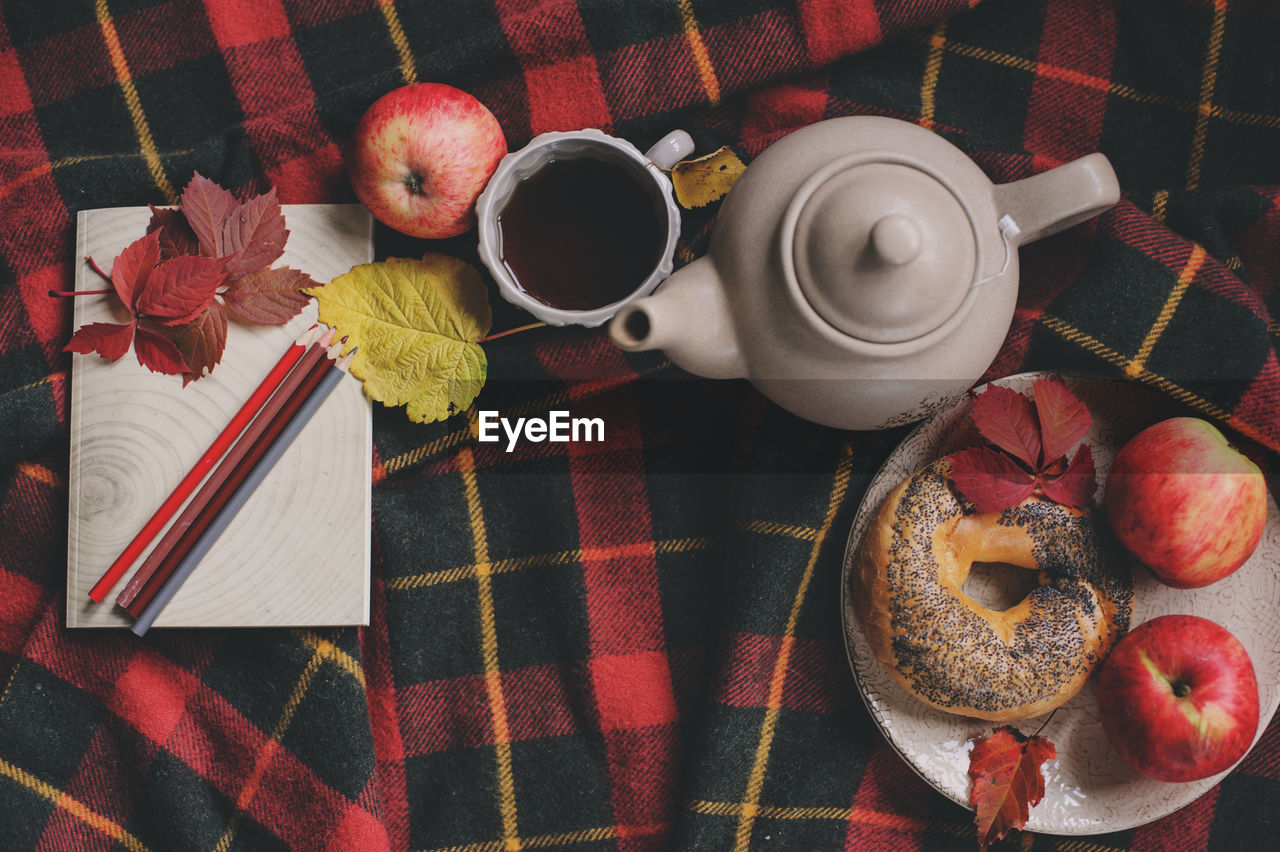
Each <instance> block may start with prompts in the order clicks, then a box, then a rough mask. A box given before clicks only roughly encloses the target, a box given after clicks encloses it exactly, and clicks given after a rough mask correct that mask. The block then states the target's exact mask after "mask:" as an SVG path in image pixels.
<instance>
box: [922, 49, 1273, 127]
mask: <svg viewBox="0 0 1280 852" xmlns="http://www.w3.org/2000/svg"><path fill="white" fill-rule="evenodd" d="M907 38H911V39H913V40H915V41H917V42H919V43H921V44H925V45H932V43H933V37H932V36H931V35H925V34H923V33H910V34H908V35H907ZM943 50H945V51H946V52H947V53H954V54H956V55H957V56H965V57H968V58H969V59H978V60H981V61H983V62H990V63H993V64H996V65H1000V66H1003V67H1005V68H1015V69H1017V70H1019V71H1026V72H1028V73H1031V74H1039V75H1040V76H1042V77H1051V78H1053V79H1056V80H1063V81H1066V82H1068V83H1074V84H1075V85H1077V86H1088V87H1090V88H1093V89H1098V90H1100V91H1104V92H1106V93H1108V94H1110V95H1115V96H1116V97H1118V98H1124V99H1125V100H1129V101H1134V102H1135V103H1142V104H1149V105H1152V106H1161V107H1166V108H1168V109H1172V110H1175V111H1178V112H1187V113H1196V114H1199V113H1200V112H1201V110H1202V106H1201V104H1200V103H1199V102H1198V101H1191V100H1187V99H1185V98H1175V97H1170V96H1168V95H1158V94H1154V93H1152V92H1144V91H1142V90H1140V89H1135V88H1133V87H1132V86H1126V85H1124V84H1122V83H1114V82H1112V81H1110V80H1107V79H1106V78H1104V77H1097V76H1094V75H1092V74H1085V73H1083V72H1081V71H1075V70H1073V69H1071V68H1063V67H1061V66H1058V65H1052V64H1050V63H1046V62H1037V61H1036V60H1034V59H1027V58H1026V57H1023V56H1016V55H1014V54H1012V53H1003V52H1001V51H998V50H991V49H989V48H985V47H977V46H976V45H972V44H965V43H964V42H957V41H954V40H951V39H948V40H947V41H946V43H945V44H944V45H943ZM1203 109H1204V110H1207V113H1208V115H1209V116H1210V117H1212V118H1218V119H1222V120H1223V121H1228V122H1231V123H1232V124H1241V125H1245V126H1248V127H1264V128H1269V129H1272V130H1274V129H1280V115H1270V114H1268V113H1259V112H1248V111H1244V110H1235V109H1228V108H1226V107H1222V106H1218V105H1216V104H1207V105H1206V106H1205V107H1203Z"/></svg>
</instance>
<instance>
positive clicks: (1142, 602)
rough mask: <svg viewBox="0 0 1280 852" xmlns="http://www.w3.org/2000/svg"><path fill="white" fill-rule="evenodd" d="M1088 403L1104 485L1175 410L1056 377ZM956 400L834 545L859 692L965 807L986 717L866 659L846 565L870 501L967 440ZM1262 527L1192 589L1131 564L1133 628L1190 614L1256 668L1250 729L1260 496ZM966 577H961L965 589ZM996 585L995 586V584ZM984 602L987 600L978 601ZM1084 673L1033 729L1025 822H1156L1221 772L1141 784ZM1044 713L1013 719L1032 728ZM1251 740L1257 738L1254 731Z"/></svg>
mask: <svg viewBox="0 0 1280 852" xmlns="http://www.w3.org/2000/svg"><path fill="white" fill-rule="evenodd" d="M1047 376H1048V374H1045V373H1023V374H1020V375H1017V376H1011V377H1009V378H1007V379H1000V380H999V381H998V382H996V384H1000V385H1003V386H1004V387H1008V388H1012V389H1014V390H1017V391H1020V392H1022V393H1026V394H1029V393H1030V391H1031V386H1032V384H1033V383H1034V382H1035V381H1036V380H1037V379H1041V378H1045V377H1047ZM1059 378H1061V379H1062V380H1063V381H1064V382H1066V384H1067V385H1068V386H1069V387H1070V388H1071V390H1072V391H1073V392H1074V393H1075V394H1076V396H1078V397H1079V398H1080V399H1081V400H1083V401H1084V403H1085V404H1086V405H1087V406H1088V407H1089V411H1090V413H1091V414H1092V415H1093V420H1094V425H1093V428H1092V430H1091V431H1090V433H1089V435H1088V437H1087V438H1086V440H1087V441H1088V442H1089V443H1090V444H1091V445H1092V447H1093V453H1094V459H1095V461H1096V463H1097V466H1098V481H1099V483H1101V482H1104V481H1105V477H1106V473H1107V470H1108V469H1109V468H1110V465H1111V459H1112V456H1113V455H1114V454H1115V452H1116V450H1118V449H1119V448H1120V447H1121V446H1123V444H1124V442H1125V441H1127V440H1128V439H1129V438H1130V437H1131V436H1132V435H1134V434H1135V433H1137V432H1138V431H1139V430H1141V429H1142V428H1144V427H1146V426H1148V425H1150V424H1152V423H1154V422H1156V421H1157V420H1161V419H1163V418H1165V417H1169V416H1173V415H1175V414H1179V413H1183V412H1181V411H1179V410H1178V409H1177V408H1176V407H1175V405H1174V404H1173V403H1171V402H1170V401H1168V400H1166V399H1164V398H1163V397H1159V396H1157V395H1155V394H1154V393H1152V392H1150V391H1147V390H1144V389H1143V388H1141V387H1140V386H1138V385H1135V384H1132V383H1129V382H1124V381H1120V380H1114V379H1102V378H1094V377H1085V376H1073V375H1063V376H1060V377H1059ZM968 412H969V402H968V401H967V400H966V401H964V402H962V403H960V404H959V405H957V406H955V407H954V408H952V409H950V410H948V411H945V412H943V413H942V414H940V415H938V416H936V417H934V418H933V419H931V420H928V421H926V422H925V423H924V424H922V425H921V426H919V427H918V428H917V429H916V430H915V431H913V432H912V433H911V434H910V435H908V436H907V438H906V439H905V440H904V441H903V442H902V444H901V445H900V446H899V447H898V448H897V449H896V450H895V451H894V452H893V454H892V455H891V456H890V457H889V459H888V460H887V461H886V462H885V464H884V466H883V467H882V468H881V469H880V471H879V472H878V473H877V474H876V476H875V478H874V480H873V481H872V483H871V487H870V488H869V489H868V490H867V494H866V496H865V497H864V498H863V501H862V505H861V506H860V507H859V509H858V512H857V516H856V517H855V519H854V523H853V529H852V531H851V533H850V535H849V545H848V549H847V551H846V553H845V564H844V573H843V576H844V580H843V584H844V588H843V594H842V608H843V618H844V634H845V647H846V649H847V651H848V654H849V661H850V663H851V664H852V666H853V672H854V675H855V677H856V679H857V682H858V688H859V691H860V692H861V694H862V697H863V700H864V701H865V702H866V705H867V708H868V710H870V712H871V717H872V718H873V719H875V721H876V723H877V724H878V725H879V726H880V730H881V731H882V732H883V733H884V736H885V738H886V739H887V740H888V741H889V743H890V744H891V745H892V746H893V747H894V749H895V750H896V751H897V752H898V753H899V754H900V755H901V756H902V758H903V759H904V760H905V761H907V763H908V764H910V765H911V767H912V768H913V769H915V770H916V772H918V773H919V774H920V775H921V776H922V777H923V778H924V779H925V780H926V781H928V782H929V783H930V784H932V785H933V786H934V787H935V788H937V790H938V791H939V792H941V793H942V794H943V795H945V796H947V797H948V798H950V799H952V800H954V801H955V802H958V803H959V804H961V805H964V806H966V807H967V806H968V799H969V777H968V769H969V751H970V749H971V748H972V745H971V741H972V740H973V738H975V737H979V736H982V735H984V734H987V733H989V732H990V731H991V730H992V728H993V725H992V723H990V722H983V721H982V720H978V719H970V718H968V717H964V716H955V715H952V714H949V713H943V712H941V711H939V710H935V709H933V708H931V707H929V706H927V705H925V704H923V703H922V702H920V701H917V700H916V699H915V698H914V697H913V696H911V695H910V694H909V693H908V692H906V691H905V690H904V689H903V688H902V687H901V686H899V685H898V682H897V681H895V680H894V679H893V678H892V677H891V676H890V675H889V674H888V672H886V671H885V670H884V668H883V667H882V666H881V665H880V663H879V661H877V660H876V659H875V657H873V656H872V654H871V650H870V648H869V647H868V646H867V643H866V640H865V639H864V638H863V635H862V630H861V628H860V627H859V626H858V620H857V616H856V614H855V612H854V607H853V602H852V600H851V599H850V594H849V570H850V568H851V566H852V564H853V557H854V554H855V552H856V550H857V546H858V543H859V542H860V541H861V540H862V533H863V531H864V530H865V529H866V526H867V523H868V522H869V521H870V518H871V516H872V515H874V513H875V510H876V509H878V508H879V506H880V503H881V502H882V501H883V500H884V498H885V497H886V496H887V495H888V494H889V492H890V491H892V490H893V489H894V487H896V486H897V485H898V484H899V483H901V482H902V481H903V480H904V479H906V478H907V477H908V476H910V475H911V474H912V473H914V472H915V471H916V470H918V469H919V468H921V467H923V466H924V465H925V464H927V463H928V462H930V461H932V460H933V459H935V458H938V457H939V456H942V455H945V454H947V453H949V452H951V451H953V450H956V449H960V448H961V447H964V446H969V445H972V444H973V443H975V442H976V441H977V438H976V435H975V433H974V431H973V427H972V425H971V421H970V419H969V417H968ZM1267 500H1268V507H1267V508H1268V515H1267V527H1266V530H1265V531H1264V532H1263V536H1262V543H1261V544H1260V545H1259V547H1258V550H1257V552H1255V553H1254V554H1253V556H1252V557H1251V558H1250V559H1249V561H1248V562H1246V563H1245V564H1244V566H1242V567H1241V568H1240V570H1238V571H1237V572H1236V573H1235V574H1233V575H1231V576H1230V577H1228V578H1227V579H1225V580H1222V581H1219V582H1218V583H1215V584H1214V585H1211V586H1208V587H1206V588H1202V589H1189V590H1179V589H1173V588H1170V587H1168V586H1165V585H1162V584H1161V583H1159V582H1157V581H1156V580H1155V579H1154V578H1153V577H1152V576H1151V575H1150V574H1149V573H1148V572H1147V571H1146V570H1145V569H1142V568H1137V569H1136V570H1135V572H1134V605H1133V624H1135V625H1136V624H1140V623H1142V622H1144V621H1148V620H1150V619H1152V618H1155V617H1156V616H1158V615H1166V614H1170V613H1190V614H1194V615H1200V616H1203V617H1205V618H1209V619H1212V620H1213V621H1216V622H1218V623H1219V624H1221V625H1223V626H1224V627H1226V628H1227V629H1228V630H1230V631H1231V632H1232V633H1234V634H1235V635H1236V637H1238V638H1239V639H1240V641H1241V642H1242V643H1244V646H1245V648H1247V649H1248V651H1249V655H1250V656H1251V657H1252V659H1253V664H1254V668H1255V670H1256V672H1257V676H1258V688H1259V692H1260V698H1261V710H1262V722H1261V723H1260V725H1259V731H1258V733H1259V735H1260V734H1261V732H1262V730H1263V729H1264V728H1265V727H1266V722H1267V721H1268V720H1270V718H1271V715H1272V713H1274V712H1275V709H1276V705H1277V703H1280V619H1277V618H1276V616H1275V613H1276V612H1277V611H1280V578H1278V577H1277V573H1278V572H1277V570H1276V569H1277V564H1278V563H1280V511H1277V508H1276V504H1275V501H1274V500H1273V499H1272V498H1271V497H1270V496H1268V498H1267ZM1016 573H1017V572H1014V571H1009V572H1006V573H1003V574H1000V573H996V574H995V575H994V576H990V575H989V576H987V577H985V578H982V580H981V581H979V580H978V578H976V577H975V578H974V579H973V580H972V581H969V582H966V584H965V591H966V592H969V593H970V594H972V595H973V596H974V597H975V598H976V599H977V600H979V601H982V602H984V603H988V602H989V601H991V600H992V599H993V596H997V597H998V596H999V595H1001V594H1003V595H1006V596H1007V595H1010V594H1013V595H1015V596H1017V597H1020V596H1021V594H1020V593H1019V592H1015V591H1012V590H1011V589H1009V588H1007V586H1008V584H1009V583H1010V582H1011V581H1012V580H1015V579H1016V577H1014V575H1015V574H1016ZM971 584H972V585H971ZM1002 585H1003V586H1006V588H1001V586H1002ZM988 605H989V603H988ZM1094 680H1095V678H1090V679H1089V682H1088V683H1087V684H1086V685H1085V687H1084V689H1082V690H1081V691H1080V693H1079V694H1077V695H1076V696H1075V697H1074V698H1072V699H1071V700H1070V701H1068V702H1067V703H1066V704H1064V705H1063V706H1062V707H1060V708H1059V709H1058V711H1057V713H1056V714H1054V715H1053V717H1052V718H1051V719H1049V721H1048V724H1047V725H1045V728H1044V731H1043V732H1042V736H1045V737H1047V738H1048V739H1049V740H1051V741H1052V742H1053V743H1054V745H1055V746H1057V749H1058V756H1057V757H1056V758H1055V759H1054V760H1051V761H1049V762H1048V763H1046V764H1045V765H1044V768H1043V771H1044V775H1045V796H1044V799H1043V800H1042V801H1041V802H1040V804H1038V805H1036V806H1035V807H1034V808H1032V809H1031V813H1030V818H1029V819H1028V821H1027V826H1026V827H1027V829H1028V830H1031V831H1040V832H1046V833H1050V834H1100V833H1104V832H1110V831H1122V830H1124V829H1129V828H1133V827H1135V826H1138V825H1142V824H1144V823H1147V822H1150V821H1151V820H1154V819H1158V818H1160V817H1162V816H1165V815H1166V814H1169V813H1172V812H1173V811H1175V810H1177V809H1178V808H1181V807H1183V806H1184V805H1186V804H1189V803H1190V802H1192V801H1194V800H1195V799H1197V798H1198V797H1200V796H1201V795H1203V794H1204V793H1205V792H1207V791H1208V790H1210V789H1211V788H1213V787H1214V785H1216V784H1217V783H1218V782H1219V781H1220V780H1222V777H1223V775H1225V774H1226V773H1223V774H1222V775H1217V776H1214V777H1212V778H1206V779H1204V780H1203V781H1195V782H1190V783H1182V784H1169V783H1163V782H1160V781H1151V780H1149V779H1146V778H1143V777H1142V776H1140V775H1138V774H1137V773H1136V772H1134V771H1133V770H1132V769H1129V768H1128V767H1127V766H1126V765H1125V764H1124V763H1123V762H1121V760H1120V758H1119V757H1117V756H1116V754H1115V753H1114V752H1113V751H1112V750H1111V748H1110V746H1109V745H1108V744H1107V741H1106V737H1105V736H1104V734H1103V732H1102V727H1101V726H1100V725H1099V724H1098V713H1097V709H1096V706H1095V696H1094ZM1045 718H1046V717H1038V718H1034V719H1025V720H1022V721H1021V722H1017V723H1014V724H1015V726H1016V727H1017V728H1019V729H1020V730H1022V731H1023V732H1024V733H1026V734H1031V733H1033V732H1035V731H1036V729H1037V728H1039V727H1040V726H1041V724H1042V723H1043V722H1044V721H1045ZM1255 743H1256V738H1255Z"/></svg>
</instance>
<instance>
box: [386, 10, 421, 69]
mask: <svg viewBox="0 0 1280 852" xmlns="http://www.w3.org/2000/svg"><path fill="white" fill-rule="evenodd" d="M378 8H379V9H380V10H381V11H382V19H383V20H384V21H385V22H386V24H387V33H388V34H389V35H390V36H391V44H392V46H393V47H395V49H396V54H397V55H398V56H399V57H400V76H401V77H402V78H403V79H404V81H405V82H406V83H416V82H418V69H417V66H416V65H415V64H414V61H413V51H412V50H410V49H409V37H408V36H406V35H405V34H404V27H403V26H401V24H400V13H399V12H397V11H396V3H395V0H378Z"/></svg>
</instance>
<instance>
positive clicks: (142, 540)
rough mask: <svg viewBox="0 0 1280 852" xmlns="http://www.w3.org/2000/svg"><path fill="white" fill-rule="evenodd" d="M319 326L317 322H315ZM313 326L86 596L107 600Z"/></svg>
mask: <svg viewBox="0 0 1280 852" xmlns="http://www.w3.org/2000/svg"><path fill="white" fill-rule="evenodd" d="M317 325H318V323H317ZM316 327H317V326H316V325H313V326H311V328H310V329H308V330H307V332H306V333H305V334H304V335H303V336H302V337H300V338H299V339H298V340H297V341H295V342H294V343H293V345H292V346H290V347H289V348H288V349H287V350H286V351H285V353H284V355H283V356H281V358H280V360H279V361H277V362H276V365H275V366H274V367H272V368H271V371H270V372H269V373H267V375H266V377H265V378H264V379H263V380H262V382H261V383H260V384H259V385H258V387H257V388H256V389H255V390H254V391H253V393H252V394H250V395H249V398H248V399H247V400H245V402H244V405H242V406H240V410H239V411H237V412H236V413H235V416H233V417H232V418H231V421H230V422H229V423H227V425H226V426H225V427H224V428H223V430H222V431H221V432H219V433H218V437H216V438H214V439H213V443H212V444H210V445H209V449H207V450H205V452H204V455H202V456H200V458H199V459H198V460H197V461H196V463H195V465H194V466H193V467H192V468H191V470H189V471H188V472H187V475H186V476H184V477H183V478H182V481H181V482H179V483H178V486H177V487H176V488H174V489H173V493H172V494H170V495H169V496H168V497H167V498H165V501H164V502H163V503H161V504H160V508H159V509H157V510H156V512H155V514H154V515H152V516H151V519H150V520H148V521H147V522H146V523H145V524H143V526H142V529H140V530H139V531H138V534H137V535H135V536H134V537H133V540H132V541H130V542H129V544H128V545H126V546H125V549H124V550H123V551H121V553H120V555H119V556H118V557H116V560H115V562H112V563H111V565H110V567H108V568H107V570H106V571H105V572H103V575H102V577H100V578H99V579H98V582H97V583H95V584H94V586H93V588H92V589H91V590H90V591H89V597H90V598H91V599H93V600H95V601H97V602H98V603H101V602H102V601H103V600H105V599H106V597H107V594H108V593H109V592H110V591H111V587H112V586H114V585H115V584H116V582H117V581H118V580H119V579H120V578H121V577H122V576H124V573H125V571H127V570H128V569H129V566H130V565H132V564H133V563H134V562H135V561H136V560H137V558H138V557H139V556H141V555H142V552H143V551H144V550H146V549H147V545H149V544H151V542H152V541H153V540H154V539H155V537H156V536H157V535H159V534H160V530H162V529H164V525H165V524H166V523H168V522H169V519H170V518H171V517H173V513H174V512H176V511H177V510H178V507H180V506H181V505H182V504H183V503H184V502H185V501H186V499H187V498H188V497H190V496H191V492H192V491H194V490H195V488H196V486H197V485H199V484H200V482H201V480H203V479H204V477H205V475H206V474H208V473H209V471H210V470H212V469H213V466H214V464H215V463H216V462H217V461H218V459H220V458H222V455H223V454H224V453H225V452H226V451H227V448H228V447H230V446H231V442H232V441H234V440H235V439H236V437H237V436H238V435H239V434H240V433H241V432H243V431H244V428H245V426H247V425H249V422H250V421H251V420H252V419H253V417H254V415H256V414H257V413H258V411H259V409H261V408H262V405H263V403H265V402H266V401H267V398H268V397H270V396H271V394H272V393H273V392H274V391H275V389H276V388H277V387H279V385H280V382H282V381H283V380H284V377H285V376H286V375H288V373H289V371H290V370H291V369H293V366H294V365H295V364H296V363H298V360H299V359H301V358H302V354H303V352H305V351H306V347H307V343H309V342H310V341H309V340H308V339H307V338H308V337H309V336H310V335H312V333H313V332H314V331H315V329H316Z"/></svg>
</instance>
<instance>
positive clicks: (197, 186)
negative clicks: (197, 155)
mask: <svg viewBox="0 0 1280 852" xmlns="http://www.w3.org/2000/svg"><path fill="white" fill-rule="evenodd" d="M239 206H240V205H239V203H238V202H237V201H236V199H235V196H234V195H232V194H231V193H229V192H227V191H226V190H225V189H223V188H222V187H220V186H218V185H217V184H216V183H214V182H213V181H211V180H209V179H208V178H207V177H205V176H204V175H202V174H200V173H199V172H196V173H195V174H194V175H192V177H191V182H190V183H188V184H187V188H186V189H184V190H183V191H182V213H183V215H185V216H186V217H187V222H189V223H190V225H191V230H192V231H193V232H194V233H195V235H196V238H197V239H198V240H199V241H200V251H201V253H203V254H205V255H208V256H209V257H221V256H222V254H223V251H222V232H223V224H224V223H225V222H226V221H227V217H228V216H230V215H231V214H232V213H233V212H234V211H235V209H236V208H237V207H239Z"/></svg>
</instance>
